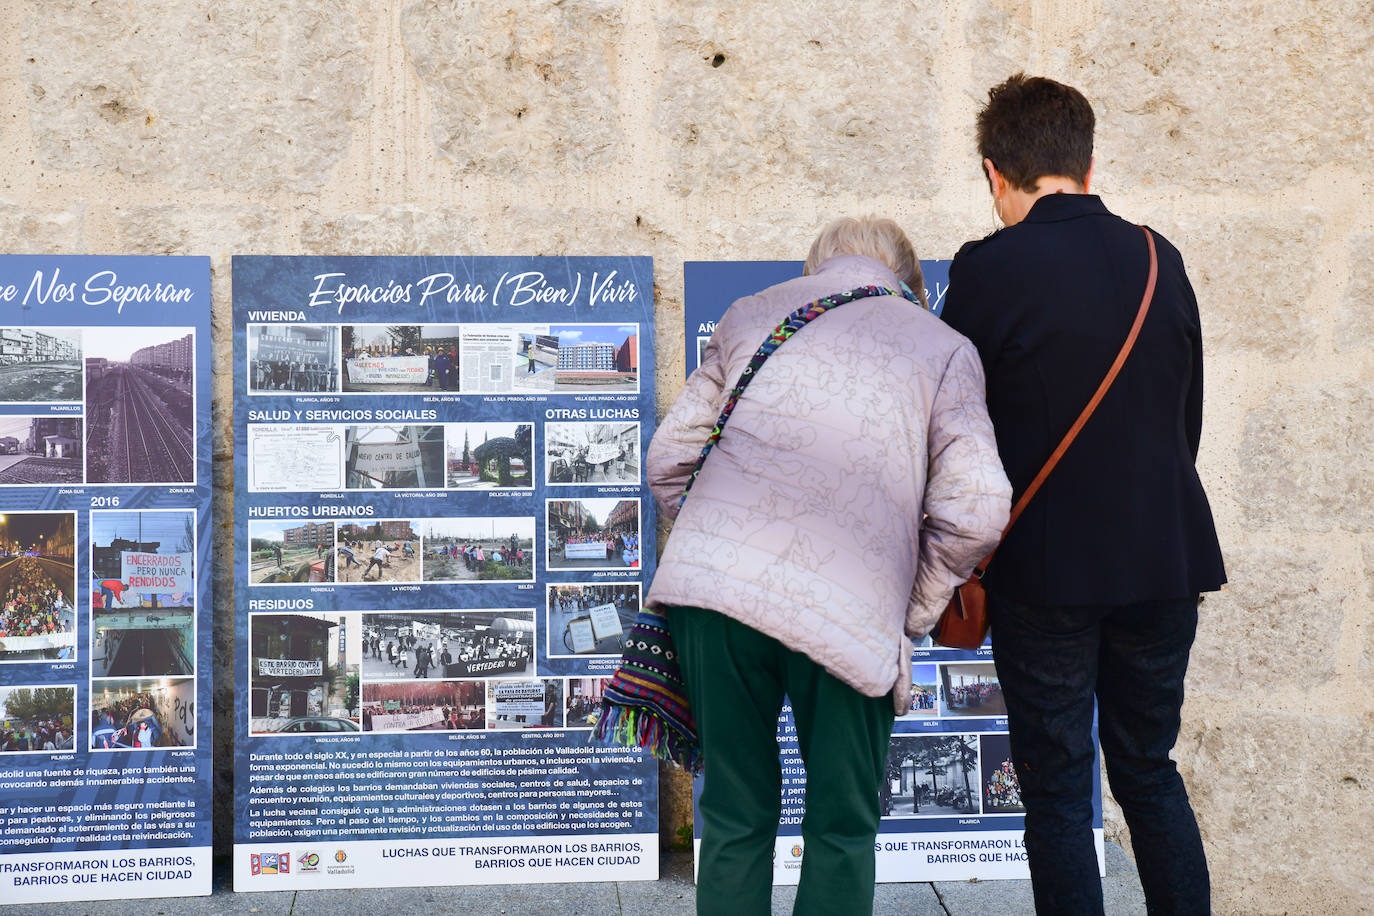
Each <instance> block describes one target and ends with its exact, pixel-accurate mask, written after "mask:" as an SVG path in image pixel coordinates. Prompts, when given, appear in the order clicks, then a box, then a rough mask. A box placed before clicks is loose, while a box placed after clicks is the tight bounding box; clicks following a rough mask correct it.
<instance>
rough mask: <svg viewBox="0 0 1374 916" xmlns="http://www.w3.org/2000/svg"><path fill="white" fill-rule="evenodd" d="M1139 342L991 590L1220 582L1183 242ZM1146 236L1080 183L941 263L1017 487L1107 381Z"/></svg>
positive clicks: (1107, 600) (1013, 543)
mask: <svg viewBox="0 0 1374 916" xmlns="http://www.w3.org/2000/svg"><path fill="white" fill-rule="evenodd" d="M1155 239H1156V246H1157V248H1158V251H1159V279H1158V282H1157V285H1156V288H1155V296H1154V300H1153V302H1152V304H1151V306H1150V313H1149V315H1148V316H1147V317H1146V319H1145V325H1144V327H1143V328H1142V329H1141V332H1140V337H1139V339H1138V340H1137V341H1136V345H1135V349H1134V350H1132V352H1131V355H1130V357H1129V358H1128V359H1127V360H1126V365H1125V366H1124V367H1123V368H1122V370H1121V374H1120V375H1119V376H1117V379H1116V382H1115V384H1113V385H1112V388H1111V390H1110V391H1109V392H1108V393H1107V396H1106V397H1105V398H1104V399H1103V400H1102V403H1101V404H1100V405H1098V408H1097V411H1096V413H1094V414H1093V416H1092V418H1091V419H1089V420H1088V423H1087V425H1086V426H1085V427H1084V428H1083V431H1082V432H1081V433H1080V434H1079V436H1078V438H1077V439H1076V440H1075V441H1074V443H1073V445H1071V446H1070V447H1069V450H1068V452H1067V453H1066V454H1065V455H1064V458H1063V459H1062V460H1061V461H1060V462H1059V464H1058V466H1057V467H1056V468H1055V469H1054V471H1053V473H1051V474H1050V476H1049V479H1048V480H1046V482H1045V485H1044V486H1043V487H1042V488H1041V489H1040V491H1039V492H1038V493H1037V494H1036V495H1035V496H1034V498H1032V499H1031V501H1030V504H1029V505H1028V506H1027V508H1026V511H1025V513H1024V514H1023V515H1022V516H1021V519H1020V521H1018V522H1017V523H1016V526H1015V527H1014V528H1012V530H1011V534H1009V535H1008V536H1007V539H1006V541H1005V542H1004V543H1003V545H1002V547H1001V548H1000V549H999V550H998V551H997V555H996V557H995V558H994V559H993V561H992V565H991V566H990V567H989V569H988V573H987V576H986V578H985V579H984V584H985V585H986V586H987V588H988V591H989V592H990V593H991V594H993V595H1004V596H1006V597H1007V598H1010V599H1012V600H1015V601H1020V602H1024V603H1026V604H1035V605H1084V604H1113V605H1115V604H1132V603H1135V602H1138V601H1149V600H1158V599H1167V598H1185V597H1188V596H1191V595H1195V594H1197V593H1199V592H1205V591H1212V590H1215V589H1217V588H1219V587H1221V585H1222V583H1223V582H1225V581H1226V573H1225V570H1224V569H1223V567H1222V559H1221V548H1220V545H1219V544H1218V543H1217V535H1216V528H1215V527H1214V525H1213V523H1212V511H1211V508H1210V507H1209V506H1208V504H1207V495H1206V494H1205V493H1204V492H1203V489H1202V483H1201V481H1200V480H1199V479H1198V476H1197V471H1196V469H1195V467H1194V461H1195V460H1196V458H1197V449H1198V440H1199V438H1200V437H1201V435H1202V336H1201V333H1200V330H1199V322H1198V309H1197V300H1196V298H1195V297H1194V296H1193V289H1192V286H1191V285H1190V284H1189V283H1188V276H1187V274H1186V273H1185V272H1184V269H1183V259H1182V258H1181V257H1180V256H1179V253H1178V250H1177V249H1176V248H1174V246H1172V245H1170V244H1169V243H1168V242H1167V241H1165V240H1164V239H1163V238H1162V237H1161V236H1159V235H1158V234H1156V235H1155ZM1148 268H1149V253H1148V250H1147V248H1146V244H1145V235H1144V233H1142V232H1141V231H1140V229H1139V228H1138V227H1137V226H1134V225H1132V224H1131V223H1128V222H1126V221H1125V220H1122V219H1120V218H1119V217H1116V216H1113V215H1112V214H1111V213H1110V212H1108V211H1107V208H1106V207H1105V206H1103V204H1102V201H1101V199H1099V198H1098V197H1096V196H1093V195H1088V194H1051V195H1047V196H1045V197H1042V198H1040V199H1039V200H1037V201H1036V202H1035V205H1034V206H1033V207H1032V208H1031V210H1030V213H1029V214H1028V215H1027V216H1026V218H1025V219H1024V220H1023V221H1022V222H1020V223H1017V224H1016V225H1015V226H1011V227H1008V228H1006V229H1003V230H1001V231H999V232H996V233H993V234H992V235H990V236H988V237H987V238H986V239H983V240H981V241H977V242H970V243H969V244H967V245H965V246H964V247H963V249H961V250H960V252H959V253H958V254H957V255H956V256H955V258H954V263H953V264H952V265H951V266H950V272H949V292H948V294H947V296H946V299H945V307H944V312H943V317H944V319H945V321H947V322H948V323H949V324H950V326H951V327H953V328H955V329H956V330H958V331H959V332H960V333H962V334H964V335H965V336H967V337H968V338H969V339H970V340H972V341H973V343H974V345H976V346H977V347H978V352H979V353H980V354H981V356H982V359H983V368H984V370H985V371H986V373H987V386H988V412H989V414H990V415H991V417H992V423H993V426H994V427H995V428H996V431H997V446H998V449H999V451H1000V452H1001V456H1002V463H1003V465H1004V466H1005V468H1006V471H1007V477H1008V478H1010V480H1011V484H1012V487H1013V489H1014V491H1015V493H1016V495H1017V496H1019V495H1020V494H1021V493H1022V492H1024V491H1025V489H1026V487H1027V486H1029V484H1030V482H1031V479H1032V478H1033V477H1034V476H1035V474H1036V473H1037V472H1038V471H1039V470H1040V468H1041V466H1042V465H1043V464H1044V463H1045V459H1047V458H1048V457H1049V455H1050V452H1052V451H1053V450H1054V447H1055V446H1056V445H1058V443H1059V440H1060V439H1061V438H1063V436H1064V434H1065V433H1066V432H1067V431H1068V429H1069V427H1070V426H1071V425H1072V424H1073V421H1074V420H1075V419H1076V418H1077V417H1078V414H1079V413H1080V412H1081V411H1082V409H1083V407H1084V406H1085V405H1086V404H1087V403H1088V399H1089V398H1091V397H1092V395H1093V392H1094V391H1096V390H1097V386H1098V385H1099V384H1100V383H1101V381H1102V377H1103V376H1104V375H1105V374H1106V372H1107V368H1108V367H1109V366H1110V365H1111V363H1112V360H1114V359H1115V358H1116V354H1117V352H1118V351H1119V350H1120V349H1121V344H1122V343H1123V342H1124V341H1125V339H1126V334H1127V332H1128V331H1129V330H1130V327H1131V323H1132V322H1133V321H1134V320H1135V315H1136V311H1137V310H1138V309H1139V307H1140V297H1141V295H1142V294H1143V293H1144V290H1145V277H1146V273H1147V271H1148Z"/></svg>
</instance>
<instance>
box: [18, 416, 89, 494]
mask: <svg viewBox="0 0 1374 916" xmlns="http://www.w3.org/2000/svg"><path fill="white" fill-rule="evenodd" d="M82 429H83V426H82V421H81V418H80V417H24V416H0V486H29V485H41V486H46V485H49V484H63V483H76V484H79V483H81V482H82V480H83V479H84V477H85V465H84V464H83V462H82V460H81V447H82V443H83V442H84V441H85V437H84V435H83V433H82Z"/></svg>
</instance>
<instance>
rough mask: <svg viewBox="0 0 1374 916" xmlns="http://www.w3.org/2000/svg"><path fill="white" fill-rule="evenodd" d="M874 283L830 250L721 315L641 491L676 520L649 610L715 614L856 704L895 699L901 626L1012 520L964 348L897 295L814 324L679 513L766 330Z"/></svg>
mask: <svg viewBox="0 0 1374 916" xmlns="http://www.w3.org/2000/svg"><path fill="white" fill-rule="evenodd" d="M868 285H878V286H885V287H887V288H889V289H896V288H897V286H898V280H897V278H896V277H895V276H894V275H893V274H892V272H891V271H890V270H888V269H887V268H886V267H884V266H883V265H882V264H880V263H879V262H877V261H874V260H871V259H869V258H866V257H860V256H856V255H845V256H841V257H835V258H831V259H830V260H828V261H826V262H825V263H824V264H822V265H821V266H820V268H819V269H818V270H817V271H816V273H815V274H813V275H811V276H807V277H801V278H798V279H796V280H789V281H787V282H786V283H780V284H778V285H777V286H773V287H770V288H769V289H766V290H764V291H763V292H761V293H759V294H757V295H754V296H748V297H746V298H743V299H740V300H739V301H737V302H735V303H734V304H733V305H732V306H730V309H729V310H728V311H727V312H726V313H725V315H724V316H723V317H722V319H721V321H720V323H719V324H718V325H717V327H716V331H715V334H714V335H713V336H712V338H711V341H710V344H709V345H708V346H707V348H706V352H705V354H704V356H703V359H702V363H701V366H700V368H698V369H697V370H696V371H695V372H694V373H692V376H691V378H689V379H688V380H687V385H686V387H685V388H684V389H683V391H682V394H681V395H680V396H679V397H678V399H677V401H676V402H675V403H674V404H673V406H672V409H670V410H669V411H668V414H667V416H666V417H664V419H663V422H662V423H661V424H660V425H659V427H658V432H657V434H656V435H655V436H654V439H653V443H652V445H651V446H650V447H649V452H648V455H647V471H648V480H649V485H650V487H651V488H652V489H653V492H654V495H655V496H656V497H657V499H658V501H659V503H660V504H661V505H662V507H663V511H664V512H666V513H667V514H668V516H669V517H672V516H674V515H676V516H677V518H676V521H675V523H674V525H673V530H672V534H671V536H670V537H669V538H668V543H667V545H666V547H665V548H664V552H663V558H662V560H661V561H660V563H659V566H658V572H657V574H656V575H655V576H654V581H653V586H652V588H651V589H650V592H649V597H648V599H647V601H648V603H649V604H654V605H660V606H667V605H688V606H695V607H705V608H710V609H712V610H716V611H719V612H720V613H722V614H725V615H727V616H729V617H732V618H734V619H736V620H739V621H741V622H742V623H745V624H747V625H748V626H750V627H753V628H754V629H756V630H758V631H760V632H762V633H765V634H767V635H768V636H772V637H774V638H775V639H777V640H779V641H780V642H782V643H783V644H784V645H786V646H787V647H788V648H790V649H793V650H795V651H799V652H804V653H806V654H807V655H808V656H809V657H811V658H812V659H814V660H815V661H816V662H818V663H819V664H821V665H823V666H824V667H825V668H826V670H828V671H829V672H830V673H832V674H834V675H835V676H836V677H838V678H840V679H841V680H843V681H844V682H845V683H847V684H850V685H851V686H853V687H854V688H855V689H857V690H859V691H860V692H861V693H863V694H865V695H867V696H874V697H876V696H882V695H883V694H885V693H887V692H888V691H889V690H893V688H894V686H895V687H897V688H898V693H899V694H900V695H902V696H904V695H906V692H907V690H908V689H909V684H907V683H904V682H905V680H906V679H905V678H904V677H901V672H902V671H903V670H904V669H903V667H902V664H901V661H902V659H903V657H905V658H906V659H908V660H909V658H910V646H911V644H910V642H909V641H908V640H907V639H905V638H903V634H904V633H905V635H906V636H907V637H915V636H923V635H924V634H925V633H926V632H928V631H929V630H930V628H931V627H932V626H933V625H934V624H935V621H936V619H937V618H938V617H939V614H940V611H941V610H942V609H943V607H944V605H945V604H946V602H947V601H948V600H949V597H950V595H951V594H952V592H953V590H954V588H955V586H956V585H958V584H959V583H960V582H962V581H964V579H966V578H967V577H968V574H969V572H970V571H971V570H972V568H973V566H974V564H975V563H977V562H978V561H979V560H980V559H982V557H983V556H984V555H985V554H986V553H987V552H988V551H989V550H990V549H992V547H993V546H994V545H995V544H996V543H997V539H998V537H999V535H1000V534H1001V531H1002V528H1003V526H1004V525H1005V524H1006V521H1007V510H1008V504H1009V498H1010V493H1011V487H1010V485H1009V484H1008V483H1007V478H1006V475H1005V474H1003V473H1002V465H1001V462H1000V460H999V459H998V456H997V444H996V440H995V439H994V438H993V431H992V424H991V422H990V421H989V420H988V413H987V406H986V404H985V403H984V394H983V369H982V364H981V363H980V362H979V359H978V354H977V352H976V351H975V350H974V348H973V345H972V344H970V343H969V342H968V340H967V339H966V338H964V337H963V336H961V335H960V334H958V333H957V332H955V331H953V330H951V329H950V328H949V327H947V326H946V325H945V324H944V323H943V322H941V321H940V320H939V319H938V318H936V317H935V316H934V315H931V314H930V313H928V312H926V311H924V310H922V309H921V308H920V307H919V306H916V305H913V304H912V303H910V302H908V301H906V300H905V299H902V298H900V297H896V296H881V297H872V298H868V299H862V300H859V301H856V302H852V303H849V304H847V305H843V306H841V307H839V308H837V309H835V310H834V311H832V312H829V313H827V314H825V315H823V316H821V317H820V318H818V319H816V320H815V321H814V322H812V323H811V324H809V325H807V326H806V327H805V328H803V329H802V330H800V331H799V332H797V334H796V335H795V336H794V337H793V338H792V339H790V340H788V341H787V342H786V343H784V344H783V345H782V346H781V347H779V348H778V350H777V352H776V353H774V354H773V355H772V356H771V357H769V359H768V361H767V363H765V364H764V366H763V368H762V369H761V370H760V371H759V373H758V376H757V377H756V378H755V379H754V381H753V382H752V383H751V384H750V386H749V389H748V391H747V392H746V393H745V395H744V397H743V398H741V399H740V402H739V405H738V406H737V407H736V408H735V411H734V413H733V415H732V416H731V418H730V422H729V424H728V425H727V427H726V429H725V433H724V435H723V436H722V438H721V440H720V442H719V443H718V444H717V445H716V447H715V449H714V450H713V451H712V452H711V454H710V456H709V457H708V458H707V460H706V464H705V466H704V467H703V469H702V472H701V474H700V476H699V477H698V478H697V482H696V483H695V484H694V485H693V487H692V492H691V494H690V496H688V498H687V501H686V503H685V504H684V505H683V506H682V509H681V512H680V513H679V511H678V500H679V498H680V497H681V495H682V489H683V486H684V485H685V483H686V480H687V476H688V475H689V474H690V473H691V470H692V467H693V464H694V462H695V461H696V457H697V455H698V454H699V453H700V451H701V448H702V446H703V445H704V444H705V442H706V437H707V435H708V434H709V433H710V431H711V429H712V427H713V426H714V425H715V422H716V419H717V417H718V416H719V415H720V411H721V408H722V407H723V406H724V402H725V398H726V396H727V394H728V393H729V389H730V388H731V387H733V386H734V384H735V382H736V381H737V380H738V377H739V374H740V372H741V371H742V370H743V369H744V366H745V365H746V364H747V363H748V361H749V357H750V356H752V355H753V353H754V351H755V350H756V349H757V348H758V346H759V344H761V343H762V342H763V340H764V338H765V337H767V336H768V334H769V333H770V332H771V331H772V330H773V328H774V327H776V325H777V323H778V322H779V321H781V320H782V319H783V318H784V317H785V316H786V315H787V314H788V313H789V312H791V311H792V310H794V309H796V308H797V307H799V306H801V305H805V304H806V303H809V302H812V301H814V300H816V299H819V298H821V297H822V296H826V295H830V294H832V293H838V292H843V291H845V290H849V289H853V288H855V287H858V286H868ZM923 519H924V521H923ZM899 681H901V682H903V683H899Z"/></svg>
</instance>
